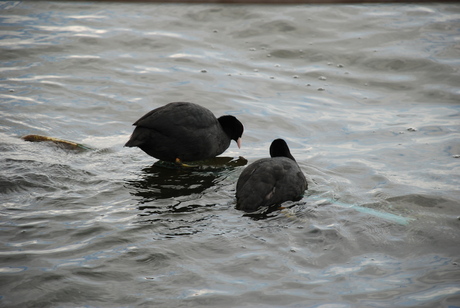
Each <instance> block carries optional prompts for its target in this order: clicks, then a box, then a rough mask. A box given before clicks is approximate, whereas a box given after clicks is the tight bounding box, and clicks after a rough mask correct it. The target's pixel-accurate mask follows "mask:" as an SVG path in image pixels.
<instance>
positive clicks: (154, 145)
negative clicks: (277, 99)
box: [125, 102, 244, 162]
mask: <svg viewBox="0 0 460 308" xmlns="http://www.w3.org/2000/svg"><path fill="white" fill-rule="evenodd" d="M133 125H135V126H136V128H135V129H134V132H133V134H132V135H131V138H130V139H129V141H128V142H127V143H126V144H125V146H127V147H139V148H140V149H141V150H143V151H144V152H145V153H147V154H148V155H150V156H153V157H155V158H158V159H160V160H163V161H171V162H177V161H187V162H191V161H196V160H203V159H208V158H212V157H215V156H217V155H219V154H221V153H223V152H224V151H225V150H226V149H227V148H228V147H229V146H230V141H231V140H235V141H236V143H237V145H238V148H239V147H240V146H241V136H242V135H243V130H244V128H243V124H241V122H240V121H238V119H237V118H235V117H234V116H231V115H225V116H221V117H220V118H218V119H216V117H215V116H214V115H213V114H212V112H211V111H209V110H208V109H206V108H204V107H202V106H200V105H197V104H193V103H184V102H177V103H169V104H167V105H164V106H162V107H159V108H157V109H154V110H152V111H150V112H149V113H147V114H145V115H144V116H143V117H141V118H140V119H139V120H137V121H136V122H135V123H134V124H133Z"/></svg>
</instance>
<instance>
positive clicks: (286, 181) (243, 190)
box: [236, 139, 308, 212]
mask: <svg viewBox="0 0 460 308" xmlns="http://www.w3.org/2000/svg"><path fill="white" fill-rule="evenodd" d="M270 156H271V158H262V159H259V160H257V161H255V162H253V163H252V164H250V165H249V166H247V167H246V168H245V169H244V170H243V172H242V173H241V175H240V177H239V179H238V182H237V184H236V201H237V206H236V208H237V209H239V210H243V211H246V212H253V211H256V210H258V209H259V208H261V207H270V206H276V205H280V204H281V203H283V202H285V201H289V200H291V201H297V200H300V199H301V198H302V197H303V194H304V192H305V190H306V189H307V188H308V185H307V180H306V178H305V176H304V174H303V173H302V170H300V168H299V165H298V164H297V162H296V160H295V159H294V157H293V156H292V155H291V152H290V151H289V147H288V145H287V144H286V141H284V140H283V139H276V140H274V141H273V142H272V144H271V146H270Z"/></svg>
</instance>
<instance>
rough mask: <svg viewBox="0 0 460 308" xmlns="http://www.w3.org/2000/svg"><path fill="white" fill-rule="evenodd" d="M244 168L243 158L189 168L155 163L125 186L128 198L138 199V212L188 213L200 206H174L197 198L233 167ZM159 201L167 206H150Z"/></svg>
mask: <svg viewBox="0 0 460 308" xmlns="http://www.w3.org/2000/svg"><path fill="white" fill-rule="evenodd" d="M246 164H247V160H246V159H245V158H243V157H239V158H233V157H215V158H212V159H207V160H204V161H197V162H193V165H191V166H190V167H183V166H177V165H175V164H174V163H165V162H163V161H157V162H155V163H154V164H153V165H152V166H149V167H146V168H144V169H143V170H142V174H141V176H140V178H139V179H136V180H132V181H129V182H128V185H129V186H130V188H132V189H131V194H132V195H134V196H136V197H139V198H140V200H139V209H140V210H149V211H151V212H155V213H159V212H162V213H164V212H165V211H167V212H184V211H190V210H193V209H192V208H194V207H197V206H200V205H196V206H193V205H189V206H187V207H180V206H177V205H179V204H180V203H181V202H182V201H181V200H183V199H184V198H183V197H187V196H191V195H194V194H198V195H201V194H202V193H203V192H204V191H205V190H206V189H208V188H211V187H213V186H215V185H216V181H219V179H221V178H222V177H226V175H227V174H229V173H230V172H231V171H233V170H234V169H235V168H236V167H239V166H244V165H246ZM160 200H166V201H167V200H169V201H170V202H166V203H165V202H153V201H160ZM171 201H172V202H171ZM165 206H166V207H167V209H166V208H165ZM190 206H191V207H192V208H190Z"/></svg>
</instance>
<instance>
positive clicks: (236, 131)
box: [217, 115, 244, 148]
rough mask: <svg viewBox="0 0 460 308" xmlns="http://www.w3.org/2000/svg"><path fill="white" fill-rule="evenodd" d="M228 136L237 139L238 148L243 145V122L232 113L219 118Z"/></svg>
mask: <svg viewBox="0 0 460 308" xmlns="http://www.w3.org/2000/svg"><path fill="white" fill-rule="evenodd" d="M217 120H218V121H219V123H220V125H221V126H222V129H223V130H224V132H225V133H226V134H227V136H228V137H229V138H230V139H232V140H235V141H236V144H237V145H238V148H240V147H241V136H243V131H244V127H243V124H242V123H241V122H240V121H238V119H237V118H235V117H234V116H231V115H224V116H221V117H220V118H218V119H217Z"/></svg>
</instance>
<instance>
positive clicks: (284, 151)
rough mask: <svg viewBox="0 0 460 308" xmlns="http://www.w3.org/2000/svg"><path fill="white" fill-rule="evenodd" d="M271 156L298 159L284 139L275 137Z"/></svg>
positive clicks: (271, 147)
mask: <svg viewBox="0 0 460 308" xmlns="http://www.w3.org/2000/svg"><path fill="white" fill-rule="evenodd" d="M270 156H271V157H287V158H290V159H292V160H293V161H296V160H295V159H294V156H292V154H291V151H290V150H289V147H288V145H287V143H286V141H284V140H283V139H275V140H273V142H272V144H271V145H270Z"/></svg>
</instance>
